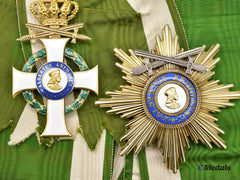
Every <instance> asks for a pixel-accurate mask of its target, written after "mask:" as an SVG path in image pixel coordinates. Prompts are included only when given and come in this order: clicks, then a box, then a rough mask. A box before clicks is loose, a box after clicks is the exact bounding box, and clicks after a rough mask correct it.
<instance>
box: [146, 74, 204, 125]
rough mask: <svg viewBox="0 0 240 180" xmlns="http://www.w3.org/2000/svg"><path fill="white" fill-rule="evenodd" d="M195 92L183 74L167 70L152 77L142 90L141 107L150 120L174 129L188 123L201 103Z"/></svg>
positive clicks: (190, 82)
mask: <svg viewBox="0 0 240 180" xmlns="http://www.w3.org/2000/svg"><path fill="white" fill-rule="evenodd" d="M198 91H199V90H198V88H197V86H196V85H195V83H194V81H193V80H192V79H191V78H190V77H189V76H188V75H187V74H186V73H184V72H182V71H178V70H166V71H162V72H159V73H157V74H155V75H154V76H153V77H151V78H150V79H149V80H148V82H147V83H146V86H145V88H144V93H143V97H142V99H143V102H144V103H143V107H144V110H145V112H146V114H147V115H148V117H149V119H152V120H153V121H154V122H156V123H158V124H160V125H161V126H164V127H166V126H167V127H169V128H173V127H175V126H182V125H181V124H186V123H188V122H189V121H190V120H191V119H192V117H193V116H194V114H195V113H196V111H197V110H198V105H199V102H200V98H199V92H198Z"/></svg>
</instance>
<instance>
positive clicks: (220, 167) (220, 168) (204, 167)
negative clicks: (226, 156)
mask: <svg viewBox="0 0 240 180" xmlns="http://www.w3.org/2000/svg"><path fill="white" fill-rule="evenodd" d="M230 169H231V166H228V165H227V164H225V165H224V166H223V165H217V166H212V165H202V164H200V165H199V166H198V170H199V171H230Z"/></svg>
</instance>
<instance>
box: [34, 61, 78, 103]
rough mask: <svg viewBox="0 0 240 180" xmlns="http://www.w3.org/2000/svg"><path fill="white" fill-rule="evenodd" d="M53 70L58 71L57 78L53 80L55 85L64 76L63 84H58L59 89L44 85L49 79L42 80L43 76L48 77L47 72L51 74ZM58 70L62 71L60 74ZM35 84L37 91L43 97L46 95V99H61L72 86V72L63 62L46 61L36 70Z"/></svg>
mask: <svg viewBox="0 0 240 180" xmlns="http://www.w3.org/2000/svg"><path fill="white" fill-rule="evenodd" d="M53 71H55V72H57V73H58V74H57V75H58V76H57V77H58V79H57V80H56V82H55V83H56V84H57V85H58V83H60V82H61V81H63V80H62V79H63V77H64V78H65V84H64V86H60V85H58V86H60V89H59V90H53V89H50V88H49V87H47V85H46V82H49V80H48V81H45V80H44V78H45V77H48V78H50V77H49V76H50V75H49V74H51V72H53ZM60 72H61V73H62V74H61V75H60ZM52 81H53V80H52ZM36 85H37V90H38V92H39V93H40V94H41V95H43V96H44V97H46V98H47V99H51V100H59V99H63V98H64V97H66V96H67V95H68V94H69V93H70V92H71V91H72V89H73V87H74V76H73V72H72V70H71V68H70V67H69V66H68V65H66V64H64V63H61V62H55V61H53V62H49V63H46V64H44V65H43V66H42V67H41V68H40V69H39V70H38V72H37V76H36Z"/></svg>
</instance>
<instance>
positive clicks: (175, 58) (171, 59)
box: [132, 47, 208, 75]
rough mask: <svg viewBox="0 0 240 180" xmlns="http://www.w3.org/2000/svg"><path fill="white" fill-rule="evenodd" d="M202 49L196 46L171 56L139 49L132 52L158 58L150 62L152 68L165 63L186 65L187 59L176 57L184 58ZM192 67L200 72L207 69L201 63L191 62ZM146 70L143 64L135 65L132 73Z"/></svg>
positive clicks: (138, 73)
mask: <svg viewBox="0 0 240 180" xmlns="http://www.w3.org/2000/svg"><path fill="white" fill-rule="evenodd" d="M202 51H203V49H202V47H198V48H195V49H191V50H188V51H185V52H182V53H179V54H177V55H175V56H173V57H168V56H161V55H158V54H153V53H149V52H146V51H141V50H135V51H134V53H135V54H136V55H138V56H143V57H147V58H151V59H155V60H159V61H156V62H153V63H151V64H152V67H153V68H157V67H159V66H162V65H164V64H166V63H172V64H176V65H179V66H182V67H187V63H188V61H184V60H180V59H178V58H186V57H188V56H193V55H197V54H199V53H201V52H202ZM192 69H193V70H196V71H200V72H204V71H207V70H208V69H207V68H206V67H205V66H203V65H201V64H193V67H192ZM146 71H147V68H146V67H145V66H140V67H136V68H135V69H134V70H133V71H132V74H134V75H140V74H142V73H144V72H146Z"/></svg>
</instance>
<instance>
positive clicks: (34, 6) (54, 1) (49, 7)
mask: <svg viewBox="0 0 240 180" xmlns="http://www.w3.org/2000/svg"><path fill="white" fill-rule="evenodd" d="M60 3H61V4H62V6H61V7H59V6H58V5H59V4H60ZM30 10H31V12H32V13H33V15H34V16H35V17H36V18H37V19H38V20H39V21H40V22H41V24H42V25H43V26H67V24H68V21H70V20H71V19H73V18H74V17H75V16H76V14H77V12H78V10H79V6H78V4H77V3H76V2H74V1H70V0H40V1H35V2H33V3H31V5H30Z"/></svg>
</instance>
